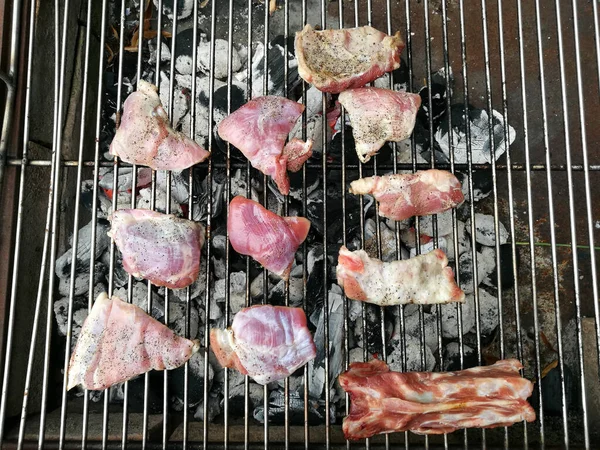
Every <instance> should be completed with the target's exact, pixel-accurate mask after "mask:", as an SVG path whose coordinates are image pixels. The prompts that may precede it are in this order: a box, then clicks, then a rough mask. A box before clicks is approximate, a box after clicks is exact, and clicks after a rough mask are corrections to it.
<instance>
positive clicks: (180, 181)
mask: <svg viewBox="0 0 600 450" xmlns="http://www.w3.org/2000/svg"><path fill="white" fill-rule="evenodd" d="M156 189H157V190H158V189H160V190H161V191H163V192H165V195H166V192H167V172H166V171H164V170H159V171H157V172H156ZM189 196H190V193H189V190H188V180H187V179H185V178H184V177H183V175H182V174H181V173H180V172H175V171H171V199H173V200H175V201H176V202H177V203H179V204H186V203H188V201H189Z"/></svg>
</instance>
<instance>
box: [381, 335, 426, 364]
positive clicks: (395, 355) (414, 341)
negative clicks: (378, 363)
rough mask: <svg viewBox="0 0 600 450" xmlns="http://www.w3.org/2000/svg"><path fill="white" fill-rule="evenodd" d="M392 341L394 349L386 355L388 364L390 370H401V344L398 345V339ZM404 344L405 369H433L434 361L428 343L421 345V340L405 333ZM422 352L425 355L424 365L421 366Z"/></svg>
mask: <svg viewBox="0 0 600 450" xmlns="http://www.w3.org/2000/svg"><path fill="white" fill-rule="evenodd" d="M393 343H394V350H393V351H392V352H391V353H390V354H389V355H388V364H389V366H390V369H391V370H393V371H396V372H402V371H403V370H402V351H403V349H402V345H400V341H393ZM404 344H405V348H406V371H409V372H421V371H423V372H428V371H431V370H433V369H434V367H435V364H436V361H435V357H434V356H433V352H432V351H431V349H430V348H429V346H428V345H425V346H424V347H422V346H421V340H420V339H419V338H417V337H415V336H411V335H406V338H405V339H404ZM423 352H424V355H425V366H423V364H422V360H421V354H422V353H423Z"/></svg>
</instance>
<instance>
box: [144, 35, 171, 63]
mask: <svg viewBox="0 0 600 450" xmlns="http://www.w3.org/2000/svg"><path fill="white" fill-rule="evenodd" d="M148 50H150V57H149V58H148V64H150V65H152V64H156V53H157V51H156V39H150V40H149V41H148ZM160 61H161V62H168V61H171V49H170V48H169V46H168V45H167V44H165V43H164V42H161V43H160Z"/></svg>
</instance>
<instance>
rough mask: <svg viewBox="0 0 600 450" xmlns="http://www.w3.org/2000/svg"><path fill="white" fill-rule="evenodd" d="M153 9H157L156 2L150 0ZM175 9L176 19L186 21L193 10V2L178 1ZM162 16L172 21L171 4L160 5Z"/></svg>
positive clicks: (190, 0)
mask: <svg viewBox="0 0 600 450" xmlns="http://www.w3.org/2000/svg"><path fill="white" fill-rule="evenodd" d="M152 2H153V3H154V7H155V8H156V9H158V0H152ZM176 5H177V6H176V8H177V19H179V20H182V19H187V18H188V17H189V16H190V15H191V14H192V11H193V10H194V0H178V1H177V2H176ZM162 8H163V14H164V15H166V16H167V17H168V18H169V20H171V21H172V20H173V2H163V5H162Z"/></svg>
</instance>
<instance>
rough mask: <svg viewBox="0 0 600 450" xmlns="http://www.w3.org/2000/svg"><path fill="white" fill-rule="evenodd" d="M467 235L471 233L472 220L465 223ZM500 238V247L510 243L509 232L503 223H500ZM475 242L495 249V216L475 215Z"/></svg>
mask: <svg viewBox="0 0 600 450" xmlns="http://www.w3.org/2000/svg"><path fill="white" fill-rule="evenodd" d="M465 228H466V230H467V233H469V234H470V233H471V219H470V218H469V219H467V222H466V223H465ZM498 237H499V239H500V245H503V244H506V242H507V241H508V231H507V230H506V227H505V226H504V225H503V224H502V222H500V221H498ZM475 241H477V242H478V243H479V244H482V245H487V246H489V247H493V246H495V245H496V232H495V226H494V216H492V215H489V214H479V213H477V214H475Z"/></svg>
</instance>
